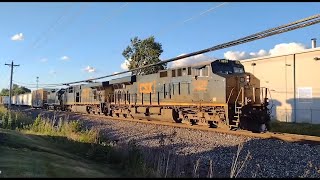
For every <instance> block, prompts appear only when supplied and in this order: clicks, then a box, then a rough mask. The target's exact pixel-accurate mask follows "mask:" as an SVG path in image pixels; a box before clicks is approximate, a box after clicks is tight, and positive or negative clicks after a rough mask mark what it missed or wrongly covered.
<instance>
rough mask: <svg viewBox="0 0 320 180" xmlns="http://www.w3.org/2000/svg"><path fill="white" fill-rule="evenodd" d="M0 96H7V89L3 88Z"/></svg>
mask: <svg viewBox="0 0 320 180" xmlns="http://www.w3.org/2000/svg"><path fill="white" fill-rule="evenodd" d="M0 96H9V89H6V88H3V89H2V90H1V92H0Z"/></svg>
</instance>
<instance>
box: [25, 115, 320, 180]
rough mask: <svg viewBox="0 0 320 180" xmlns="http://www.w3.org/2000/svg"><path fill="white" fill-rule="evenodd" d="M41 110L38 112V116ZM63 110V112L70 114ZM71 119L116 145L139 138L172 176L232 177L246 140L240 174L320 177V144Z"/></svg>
mask: <svg viewBox="0 0 320 180" xmlns="http://www.w3.org/2000/svg"><path fill="white" fill-rule="evenodd" d="M30 112H31V111H30ZM37 112H39V111H34V110H32V114H33V115H36V114H37ZM62 114H63V113H58V114H57V116H64V115H62ZM69 119H74V120H75V119H80V120H84V121H85V122H86V123H87V125H88V126H94V127H98V128H101V129H102V130H103V133H104V135H105V137H106V138H107V139H109V140H110V141H111V142H113V143H114V144H116V147H122V145H126V144H128V142H132V141H134V142H136V144H137V145H138V147H139V148H140V149H141V150H142V151H143V152H144V155H145V157H146V161H147V163H148V164H149V165H151V166H153V167H154V168H156V169H158V170H159V171H160V173H161V174H163V175H165V174H167V177H170V176H174V177H177V176H178V177H183V176H186V175H188V176H193V177H209V176H210V171H211V177H229V176H230V171H231V166H232V162H233V157H234V156H235V155H236V153H237V149H238V144H240V143H242V144H243V149H242V150H241V152H240V156H239V158H238V162H239V161H240V162H241V161H243V160H244V159H245V157H246V156H247V153H248V152H249V153H250V154H249V156H247V157H248V158H247V161H246V163H245V164H244V166H243V167H242V170H241V172H240V173H239V174H238V176H237V177H264V178H266V177H317V178H319V177H320V156H319V154H320V146H319V145H306V144H298V143H288V142H283V141H281V140H275V139H258V138H250V137H244V136H234V135H225V134H220V133H215V132H205V131H200V130H193V129H183V128H175V127H168V126H159V125H153V124H145V123H139V122H129V121H116V120H105V119H104V118H99V117H85V116H79V115H70V116H69ZM210 160H211V163H210ZM210 164H211V165H210ZM318 167H319V170H318ZM238 168H240V165H238ZM166 172H167V173H166Z"/></svg>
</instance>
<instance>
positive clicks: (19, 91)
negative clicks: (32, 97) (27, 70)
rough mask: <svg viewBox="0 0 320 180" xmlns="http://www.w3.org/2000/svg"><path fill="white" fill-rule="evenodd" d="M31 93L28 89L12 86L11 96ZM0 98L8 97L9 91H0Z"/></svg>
mask: <svg viewBox="0 0 320 180" xmlns="http://www.w3.org/2000/svg"><path fill="white" fill-rule="evenodd" d="M29 92H31V90H30V89H28V88H26V87H23V86H18V85H17V84H13V85H12V95H13V96H14V95H19V94H25V93H29ZM0 96H9V89H6V88H4V89H2V90H1V92H0Z"/></svg>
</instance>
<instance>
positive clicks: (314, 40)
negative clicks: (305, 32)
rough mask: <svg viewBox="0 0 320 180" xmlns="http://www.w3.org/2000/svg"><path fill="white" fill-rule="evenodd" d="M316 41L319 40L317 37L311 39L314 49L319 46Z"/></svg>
mask: <svg viewBox="0 0 320 180" xmlns="http://www.w3.org/2000/svg"><path fill="white" fill-rule="evenodd" d="M316 42H317V39H316V38H313V39H311V48H312V49H313V48H316V47H317V45H316Z"/></svg>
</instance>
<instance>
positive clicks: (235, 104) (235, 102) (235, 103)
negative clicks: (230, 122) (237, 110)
mask: <svg viewBox="0 0 320 180" xmlns="http://www.w3.org/2000/svg"><path fill="white" fill-rule="evenodd" d="M241 91H242V88H240V91H239V93H238V96H237V98H236V100H235V101H234V106H235V107H236V106H237V101H238V99H239V96H240V93H241Z"/></svg>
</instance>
